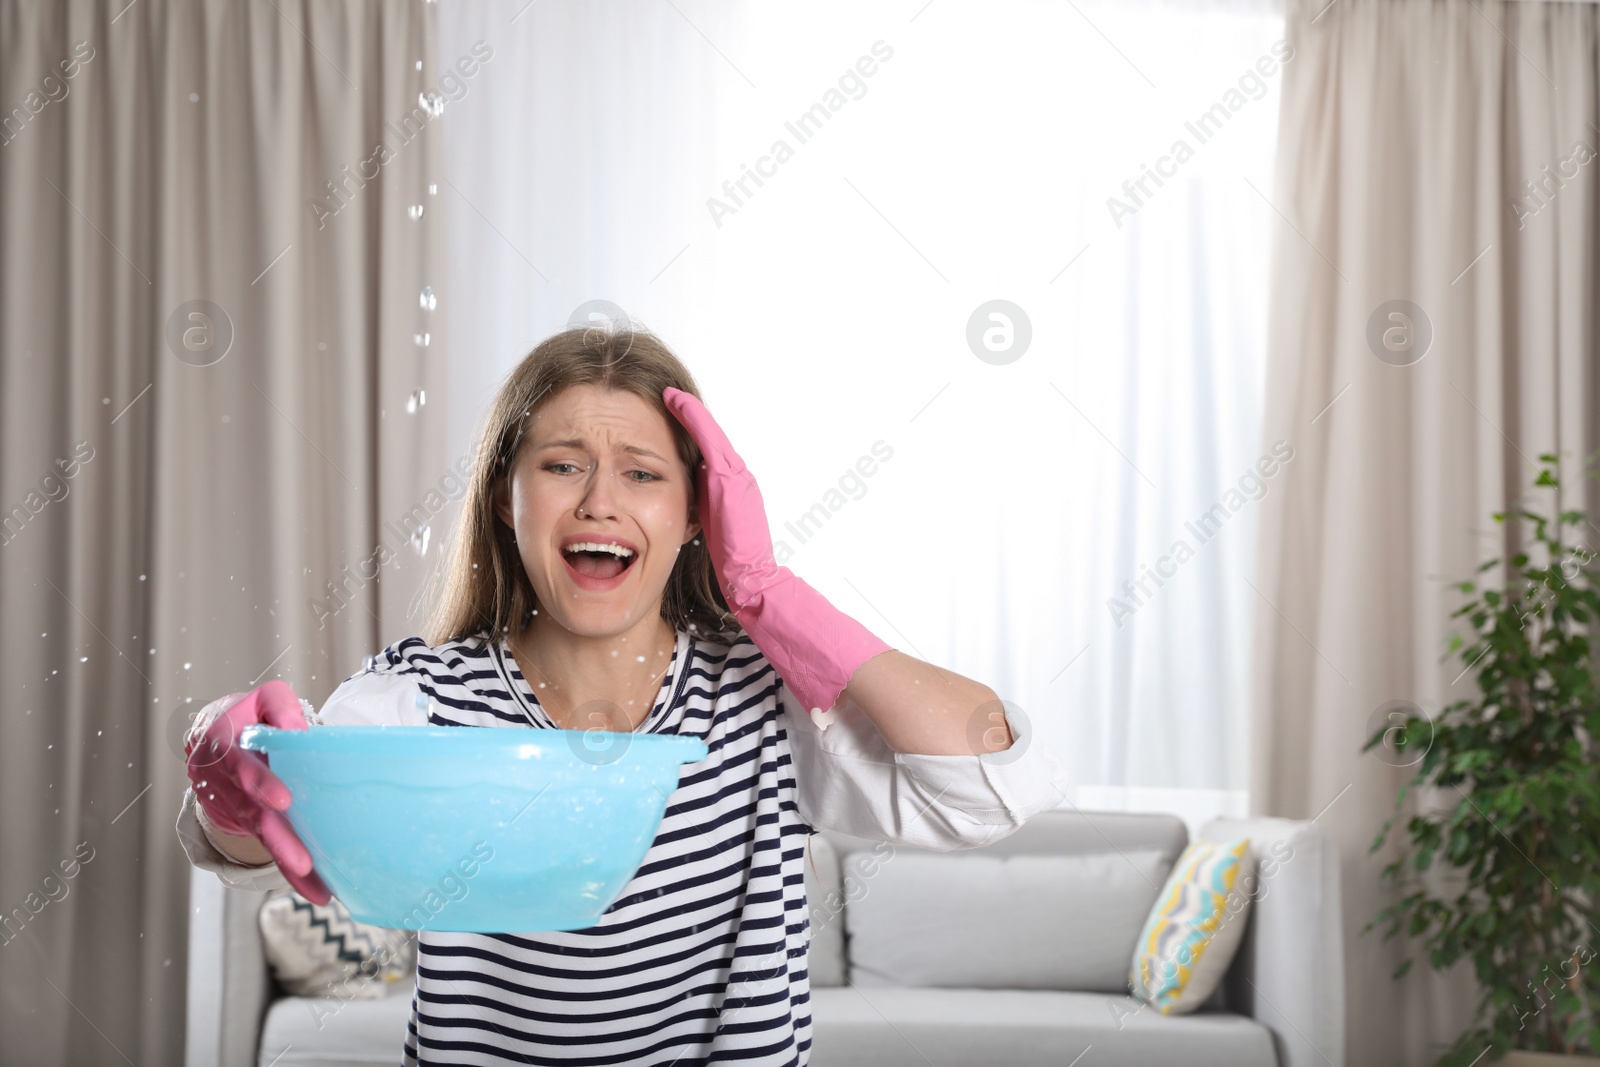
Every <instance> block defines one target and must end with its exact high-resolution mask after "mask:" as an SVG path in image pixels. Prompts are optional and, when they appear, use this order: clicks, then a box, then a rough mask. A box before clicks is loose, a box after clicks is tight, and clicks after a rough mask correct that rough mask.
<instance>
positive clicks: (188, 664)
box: [183, 663, 194, 670]
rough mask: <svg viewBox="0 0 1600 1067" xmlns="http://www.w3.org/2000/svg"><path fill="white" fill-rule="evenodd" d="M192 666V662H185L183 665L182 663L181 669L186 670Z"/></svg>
mask: <svg viewBox="0 0 1600 1067" xmlns="http://www.w3.org/2000/svg"><path fill="white" fill-rule="evenodd" d="M193 666H194V664H192V663H185V664H184V665H183V669H184V670H188V669H189V668H190V667H193Z"/></svg>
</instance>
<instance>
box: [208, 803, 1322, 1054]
mask: <svg viewBox="0 0 1600 1067" xmlns="http://www.w3.org/2000/svg"><path fill="white" fill-rule="evenodd" d="M1244 835H1248V836H1249V837H1250V838H1251V840H1252V849H1253V851H1255V852H1256V853H1257V854H1258V855H1267V854H1270V855H1272V856H1274V857H1275V859H1276V862H1274V863H1273V864H1271V865H1270V866H1263V867H1262V869H1261V873H1260V874H1259V875H1256V876H1254V877H1253V878H1252V879H1251V881H1250V883H1249V884H1248V885H1247V886H1245V887H1244V891H1245V892H1247V893H1248V895H1249V896H1250V897H1251V904H1250V909H1249V911H1248V912H1246V913H1245V914H1246V915H1247V916H1248V918H1247V925H1246V927H1245V934H1244V941H1243V943H1242V945H1241V947H1240V949H1239V952H1238V955H1237V957H1236V958H1235V960H1234V962H1233V965H1232V966H1231V968H1230V969H1229V971H1228V973H1227V975H1226V977H1225V978H1224V980H1223V983H1222V985H1221V986H1220V987H1219V988H1218V990H1217V992H1216V994H1215V995H1214V996H1213V997H1212V998H1211V1000H1210V1001H1208V1002H1207V1004H1206V1005H1205V1007H1204V1008H1202V1009H1201V1010H1200V1011H1199V1012H1196V1013H1194V1014H1190V1015H1173V1016H1164V1015H1161V1014H1159V1013H1158V1012H1156V1011H1155V1010H1154V1009H1153V1008H1149V1007H1141V1005H1140V1004H1139V1002H1138V1001H1136V1000H1134V999H1133V998H1131V997H1129V996H1128V995H1127V994H1126V992H1125V990H1126V974H1127V969H1128V963H1129V960H1130V959H1131V956H1132V953H1133V946H1134V942H1135V941H1136V940H1137V939H1138V935H1139V930H1140V928H1141V927H1142V925H1143V921H1144V916H1145V914H1147V912H1148V909H1149V905H1150V903H1151V902H1152V901H1153V900H1154V899H1155V897H1156V895H1157V891H1158V890H1159V887H1160V885H1161V883H1162V881H1163V879H1164V878H1165V877H1166V874H1167V872H1168V870H1169V869H1170V868H1171V866H1172V864H1173V862H1174V861H1175V859H1176V858H1177V856H1178V853H1179V852H1180V851H1182V849H1183V847H1184V845H1185V844H1186V843H1187V841H1188V832H1187V830H1186V828H1185V826H1184V824H1183V822H1182V821H1181V820H1179V819H1177V818H1175V817H1173V816H1167V815H1135V814H1120V813H1118V814H1113V813H1101V812H1066V811H1052V812H1044V813H1041V814H1040V815H1037V816H1035V817H1034V818H1033V819H1032V820H1030V821H1029V822H1028V824H1027V825H1026V826H1024V827H1023V828H1022V829H1021V830H1019V831H1017V832H1016V833H1015V834H1013V835H1011V836H1010V837H1008V838H1006V839H1004V840H1002V841H999V842H996V843H995V844H993V845H990V846H988V847H986V848H982V849H973V850H965V851H959V852H948V853H939V852H928V851H925V850H922V849H913V848H906V847H901V846H890V845H886V844H883V843H874V842H869V841H861V840H857V839H854V838H848V837H842V836H839V835H836V834H820V835H818V836H817V837H815V838H813V839H812V842H813V843H812V847H811V849H810V856H809V857H808V863H807V872H806V879H807V895H808V900H809V904H810V909H811V922H812V946H811V973H812V1016H813V1020H814V1034H813V1046H812V1053H811V1063H812V1064H813V1067H853V1065H858V1064H859V1065H865V1064H875V1065H877V1064H905V1065H907V1067H930V1065H932V1067H944V1065H946V1064H950V1065H961V1067H969V1065H972V1064H979V1063H981V1064H986V1065H988V1064H993V1065H1012V1064H1014V1065H1018V1067H1022V1065H1033V1064H1052V1065H1055V1067H1067V1065H1070V1064H1076V1063H1079V1062H1080V1059H1079V1058H1078V1057H1081V1063H1082V1064H1083V1067H1109V1065H1117V1064H1125V1065H1130V1067H1132V1065H1137V1067H1157V1065H1161V1064H1185V1065H1190V1067H1314V1065H1315V1067H1344V974H1343V957H1342V947H1341V946H1342V940H1341V931H1340V907H1339V870H1338V854H1337V852H1336V851H1335V848H1334V845H1333V843H1332V841H1331V840H1330V839H1329V838H1328V837H1327V836H1326V835H1325V834H1323V833H1322V832H1321V831H1320V830H1319V829H1318V828H1317V827H1316V826H1315V825H1314V824H1311V823H1306V822H1291V821H1287V820H1282V819H1250V820H1228V819H1220V820H1216V821H1214V822H1212V823H1210V824H1208V825H1207V826H1206V827H1204V829H1203V830H1202V836H1203V837H1204V838H1205V839H1208V840H1223V839H1227V838H1233V837H1237V836H1244ZM192 884H193V900H192V910H191V920H190V945H189V1004H188V1007H189V1013H188V1046H187V1048H188V1053H187V1063H188V1064H189V1067H213V1065H215V1067H268V1065H272V1067H324V1065H332V1064H368V1063H372V1064H394V1063H397V1062H398V1061H399V1051H400V1042H401V1036H402V1034H403V1033H404V1031H405V1026H406V1020H407V1016H408V1013H409V1009H410V997H409V995H397V996H390V997H388V998H385V999H383V1000H347V1001H338V1000H312V999H309V998H298V997H286V996H282V995H281V994H280V993H279V992H278V991H277V990H276V988H275V986H274V984H273V982H272V979H271V977H270V975H269V973H268V970H267V968H266V965H265V962H264V958H263V953H262V948H261V941H260V935H259V933H258V929H257V925H256V911H257V909H259V907H260V905H261V902H262V899H263V894H260V893H247V892H241V891H238V890H229V889H224V888H223V887H222V885H221V883H219V882H218V881H217V879H216V878H215V877H214V876H212V875H210V874H207V873H205V872H203V871H198V870H197V871H195V872H194V878H193V883H192ZM1090 1049H1092V1050H1093V1051H1092V1053H1089V1052H1088V1050H1090Z"/></svg>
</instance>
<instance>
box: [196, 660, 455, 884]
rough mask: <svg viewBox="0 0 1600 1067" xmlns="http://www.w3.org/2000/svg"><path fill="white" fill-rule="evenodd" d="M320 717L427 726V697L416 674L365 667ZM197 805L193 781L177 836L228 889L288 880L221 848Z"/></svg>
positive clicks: (341, 722) (342, 722) (326, 721)
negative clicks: (204, 824)
mask: <svg viewBox="0 0 1600 1067" xmlns="http://www.w3.org/2000/svg"><path fill="white" fill-rule="evenodd" d="M239 695H240V694H231V696H234V697H236V696H239ZM224 702H227V703H228V704H231V703H233V700H232V699H230V697H221V698H219V699H217V700H214V701H212V703H211V704H207V705H206V706H205V708H203V709H201V711H200V713H199V715H196V716H195V718H196V720H197V721H198V720H201V719H203V718H205V717H206V715H207V713H208V712H211V711H212V709H213V705H216V704H224ZM301 704H302V705H303V706H304V707H305V708H306V709H307V710H308V711H309V710H310V708H311V705H310V704H309V703H307V702H306V701H303V700H302V701H301ZM226 706H227V705H226V704H224V708H226ZM316 718H317V719H318V720H319V721H320V722H321V724H322V725H324V726H426V725H427V722H428V712H427V698H426V695H425V694H423V692H422V690H421V688H419V687H418V685H417V679H416V675H411V674H388V673H385V674H374V673H371V672H368V671H363V672H361V673H360V674H356V675H354V676H352V677H350V678H348V679H346V680H345V681H344V683H343V684H341V685H340V686H339V688H337V689H335V690H334V691H333V695H331V696H330V697H328V700H327V702H326V703H325V704H323V705H322V711H321V713H320V714H317V715H316ZM198 807H199V805H198V803H197V802H196V800H195V795H194V788H193V787H192V786H191V787H190V788H188V789H186V790H184V793H183V805H182V806H181V807H180V808H179V809H178V841H179V843H180V844H181V845H182V846H183V851H184V855H186V856H188V857H189V862H190V863H192V864H193V865H194V866H196V867H198V868H200V869H201V870H202V871H210V872H212V873H213V874H215V875H216V876H217V877H218V878H219V879H221V881H222V884H223V885H225V886H227V887H228V888H230V889H251V890H257V891H260V890H267V889H277V888H280V887H282V886H286V885H288V884H289V881H288V879H286V878H284V876H283V873H282V872H281V871H279V870H278V866H277V864H275V863H270V862H269V863H264V864H262V865H261V866H259V867H251V866H249V865H247V864H243V863H237V862H235V861H234V860H231V859H229V858H228V857H227V856H226V855H224V854H223V853H222V852H221V851H219V850H218V849H217V847H216V846H215V845H213V844H212V843H211V840H210V838H208V837H206V832H205V830H204V829H203V828H202V827H201V826H200V819H199V815H198Z"/></svg>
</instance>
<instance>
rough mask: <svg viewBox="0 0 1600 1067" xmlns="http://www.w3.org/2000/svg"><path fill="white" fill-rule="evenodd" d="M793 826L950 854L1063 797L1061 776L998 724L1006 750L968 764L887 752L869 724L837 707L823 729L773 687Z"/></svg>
mask: <svg viewBox="0 0 1600 1067" xmlns="http://www.w3.org/2000/svg"><path fill="white" fill-rule="evenodd" d="M778 699H779V700H780V701H781V702H782V706H783V709H784V720H785V726H786V732H787V733H788V736H789V749H790V754H791V758H792V759H793V761H794V774H795V782H796V785H797V787H798V789H799V808H800V817H801V818H802V819H804V820H805V821H806V822H807V823H809V824H810V825H812V826H814V827H816V828H817V829H819V830H832V831H834V832H836V833H841V834H849V835H851V836H853V837H863V838H867V839H868V840H873V841H888V842H891V843H893V844H902V845H911V846H914V847H918V848H929V849H937V850H939V851H950V850H952V849H960V848H974V847H977V846H979V845H986V844H989V843H991V842H993V841H998V840H1000V839H1001V838H1003V837H1006V836H1007V835H1009V834H1011V833H1012V832H1013V831H1015V830H1016V829H1017V828H1018V827H1020V826H1021V825H1022V824H1023V823H1024V822H1025V821H1027V819H1028V818H1029V817H1030V816H1032V815H1034V814H1035V813H1037V812H1040V811H1044V810H1045V809H1047V808H1054V807H1057V806H1058V805H1060V804H1061V803H1062V801H1064V800H1065V799H1066V798H1067V772H1066V767H1065V766H1064V765H1063V764H1062V762H1061V760H1060V758H1059V757H1058V756H1056V755H1055V753H1053V752H1051V751H1049V750H1048V749H1046V748H1044V747H1043V746H1042V745H1040V744H1039V743H1038V742H1037V740H1036V739H1035V738H1034V737H1033V734H1032V728H1031V725H1030V724H1027V723H1025V722H1019V721H1017V720H1016V719H1014V718H1012V717H1011V716H1009V715H1008V716H1007V718H1006V722H1007V724H1008V725H1009V726H1010V728H1011V733H1012V736H1013V738H1014V740H1013V741H1012V744H1011V748H1009V749H1006V750H1005V751H1003V752H988V753H984V754H983V755H978V756H972V755H966V756H932V755H926V754H922V753H911V752H896V751H895V750H894V749H892V748H890V747H889V745H888V743H887V742H886V741H884V739H883V735H882V734H880V733H879V732H878V728H877V727H876V726H874V725H873V724H872V720H871V719H869V718H867V716H866V714H865V713H864V712H862V711H861V710H860V709H859V708H857V707H855V706H854V705H841V706H839V707H838V708H836V710H835V711H834V716H835V717H834V719H833V721H832V722H831V723H830V724H829V725H828V726H827V727H826V728H819V727H818V726H817V724H816V723H815V722H814V721H813V720H812V718H811V716H810V715H809V714H807V713H805V712H804V711H801V710H799V708H800V702H799V701H798V700H796V699H795V698H794V696H793V695H791V694H790V693H789V690H788V686H787V685H783V686H780V687H779V690H778Z"/></svg>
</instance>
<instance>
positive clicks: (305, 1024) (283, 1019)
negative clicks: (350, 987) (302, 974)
mask: <svg viewBox="0 0 1600 1067" xmlns="http://www.w3.org/2000/svg"><path fill="white" fill-rule="evenodd" d="M410 1018H411V997H409V996H393V997H384V998H383V999H382V1000H343V999H340V998H337V997H280V998H278V999H277V1000H275V1001H273V1002H272V1007H271V1008H269V1009H267V1018H266V1021H265V1022H264V1023H262V1026H261V1051H260V1053H259V1054H258V1058H257V1060H256V1067H269V1065H275V1067H348V1065H350V1064H365V1063H381V1064H383V1065H384V1067H393V1065H394V1064H396V1063H399V1062H400V1060H401V1059H402V1056H401V1052H402V1050H403V1049H404V1048H405V1040H406V1023H407V1022H408V1021H409V1020H410Z"/></svg>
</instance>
